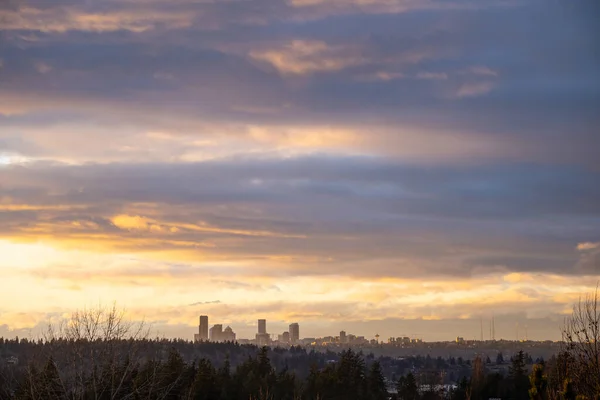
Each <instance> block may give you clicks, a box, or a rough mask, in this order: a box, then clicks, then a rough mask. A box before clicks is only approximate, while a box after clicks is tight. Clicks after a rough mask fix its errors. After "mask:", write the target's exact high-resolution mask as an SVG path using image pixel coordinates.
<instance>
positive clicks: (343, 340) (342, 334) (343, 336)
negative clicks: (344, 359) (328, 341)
mask: <svg viewBox="0 0 600 400" xmlns="http://www.w3.org/2000/svg"><path fill="white" fill-rule="evenodd" d="M347 342H348V338H347V337H346V332H345V331H340V343H347Z"/></svg>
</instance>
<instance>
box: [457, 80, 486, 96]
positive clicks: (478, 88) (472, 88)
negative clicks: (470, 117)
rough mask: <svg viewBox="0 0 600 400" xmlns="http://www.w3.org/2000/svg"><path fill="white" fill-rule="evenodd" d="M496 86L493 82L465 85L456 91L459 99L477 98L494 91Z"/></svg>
mask: <svg viewBox="0 0 600 400" xmlns="http://www.w3.org/2000/svg"><path fill="white" fill-rule="evenodd" d="M493 88H494V84H493V83H492V82H478V83H469V84H464V85H462V86H460V87H459V88H458V90H457V91H456V96H457V97H477V96H481V95H484V94H487V93H489V92H491V91H492V89H493Z"/></svg>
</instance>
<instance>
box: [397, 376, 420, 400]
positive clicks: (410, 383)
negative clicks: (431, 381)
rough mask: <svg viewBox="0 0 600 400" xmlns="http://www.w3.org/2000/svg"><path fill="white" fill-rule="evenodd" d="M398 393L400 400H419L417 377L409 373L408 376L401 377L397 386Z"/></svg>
mask: <svg viewBox="0 0 600 400" xmlns="http://www.w3.org/2000/svg"><path fill="white" fill-rule="evenodd" d="M396 389H397V391H398V398H399V399H400V400H418V399H419V388H418V386H417V380H416V379H415V376H414V375H413V374H412V372H411V373H409V374H408V375H406V376H402V377H400V379H399V380H398V384H397V385H396Z"/></svg>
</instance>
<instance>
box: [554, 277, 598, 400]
mask: <svg viewBox="0 0 600 400" xmlns="http://www.w3.org/2000/svg"><path fill="white" fill-rule="evenodd" d="M598 296H599V294H598V286H596V290H595V291H594V292H593V293H589V294H587V295H586V296H585V297H584V298H580V299H579V301H578V302H577V303H576V304H575V305H574V306H573V313H572V314H571V316H570V317H568V318H566V320H565V324H564V328H563V332H562V336H563V341H564V344H565V349H564V351H565V352H566V353H567V354H568V355H569V360H570V363H569V364H570V365H569V375H570V376H572V377H573V381H574V384H575V387H576V390H577V393H578V394H580V395H583V396H585V397H586V398H588V399H597V398H600V308H599V307H598V306H599V305H598V300H599V298H598Z"/></svg>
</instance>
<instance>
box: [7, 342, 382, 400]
mask: <svg viewBox="0 0 600 400" xmlns="http://www.w3.org/2000/svg"><path fill="white" fill-rule="evenodd" d="M107 354H108V353H106V354H105V355H107ZM94 357H99V358H98V359H97V360H92V359H89V360H88V368H85V369H81V368H78V367H81V365H76V364H73V365H69V364H66V365H58V363H57V362H56V360H55V358H54V357H53V356H50V357H49V358H48V359H47V360H46V361H45V362H44V363H43V364H42V365H35V364H31V365H28V366H27V367H25V368H13V369H4V370H3V374H1V375H0V397H1V398H2V399H15V400H38V399H49V400H59V399H61V400H62V399H99V400H104V399H149V400H151V399H155V400H158V399H173V400H175V399H195V400H238V399H249V400H250V399H255V400H268V399H269V400H287V399H289V400H296V399H357V400H358V399H364V400H385V399H388V390H387V387H386V382H385V379H384V377H383V374H382V373H381V368H380V365H379V363H378V362H376V361H375V362H373V363H371V365H370V366H369V367H368V368H367V366H366V364H365V361H364V359H363V357H362V356H361V355H359V354H358V353H356V352H353V351H352V350H348V351H345V352H342V353H341V354H340V357H339V361H338V362H334V363H330V364H328V365H327V366H326V367H324V368H318V367H316V365H315V366H313V368H311V370H310V371H309V374H308V377H307V378H306V379H304V380H301V379H299V378H298V377H297V376H296V374H294V373H293V372H290V371H289V370H288V369H287V368H285V367H284V368H282V369H280V370H276V369H275V368H274V367H273V365H272V363H271V361H270V359H269V357H268V349H267V348H262V349H260V350H259V351H258V354H256V355H255V356H249V357H248V358H247V359H246V360H245V361H244V362H242V363H241V364H239V365H238V366H237V367H236V368H235V369H234V368H232V367H231V364H230V362H229V360H228V359H227V358H226V359H225V362H224V364H223V365H222V366H220V367H216V366H215V365H213V364H212V363H211V362H210V361H209V360H207V359H206V358H201V359H199V360H197V361H195V362H192V363H191V364H188V363H186V362H185V361H184V360H183V358H182V356H181V354H180V353H179V352H178V351H176V350H175V349H171V351H170V352H169V354H168V357H167V359H166V360H165V361H159V360H155V359H148V360H146V361H144V362H133V361H132V360H131V359H130V358H129V357H127V356H125V357H123V358H122V359H121V360H115V359H113V358H112V357H103V355H102V354H94Z"/></svg>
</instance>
